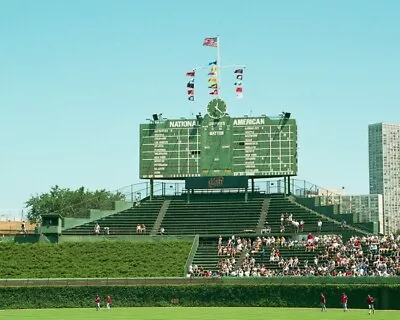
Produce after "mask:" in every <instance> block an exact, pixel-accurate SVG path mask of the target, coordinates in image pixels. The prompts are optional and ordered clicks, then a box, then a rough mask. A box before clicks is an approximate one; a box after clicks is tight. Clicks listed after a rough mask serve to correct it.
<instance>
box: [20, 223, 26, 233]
mask: <svg viewBox="0 0 400 320" xmlns="http://www.w3.org/2000/svg"><path fill="white" fill-rule="evenodd" d="M21 232H22V233H26V232H27V231H26V226H25V221H22V224H21Z"/></svg>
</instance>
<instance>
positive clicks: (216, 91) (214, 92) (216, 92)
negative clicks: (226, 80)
mask: <svg viewBox="0 0 400 320" xmlns="http://www.w3.org/2000/svg"><path fill="white" fill-rule="evenodd" d="M210 94H218V90H217V89H215V90H214V91H211V92H210Z"/></svg>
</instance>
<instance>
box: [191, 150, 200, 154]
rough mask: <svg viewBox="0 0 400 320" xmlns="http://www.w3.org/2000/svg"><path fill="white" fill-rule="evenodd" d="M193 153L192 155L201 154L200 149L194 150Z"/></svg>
mask: <svg viewBox="0 0 400 320" xmlns="http://www.w3.org/2000/svg"><path fill="white" fill-rule="evenodd" d="M191 153H192V155H197V154H200V150H193V151H192V152H191Z"/></svg>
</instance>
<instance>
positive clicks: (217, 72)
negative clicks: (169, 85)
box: [186, 36, 246, 101]
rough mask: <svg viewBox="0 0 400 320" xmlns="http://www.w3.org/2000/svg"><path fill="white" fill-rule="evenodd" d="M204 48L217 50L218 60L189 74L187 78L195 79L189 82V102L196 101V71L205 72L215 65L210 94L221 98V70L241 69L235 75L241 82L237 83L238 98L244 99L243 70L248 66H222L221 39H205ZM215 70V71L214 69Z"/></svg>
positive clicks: (211, 73) (212, 70)
mask: <svg viewBox="0 0 400 320" xmlns="http://www.w3.org/2000/svg"><path fill="white" fill-rule="evenodd" d="M203 46H207V47H214V48H217V59H216V60H215V61H212V62H210V63H209V64H208V66H206V67H204V66H199V67H196V68H193V69H192V71H190V72H187V73H186V75H187V76H191V77H193V78H192V79H191V80H189V82H188V84H187V87H188V88H189V89H188V100H189V101H194V100H195V99H194V92H195V90H194V88H195V85H194V77H195V74H196V72H195V71H196V70H204V69H208V68H209V67H210V66H212V65H214V67H211V72H210V73H209V74H208V75H209V76H211V77H210V79H209V80H208V82H211V85H210V86H209V88H211V89H214V90H213V91H212V92H210V94H215V95H217V96H218V98H221V69H223V68H240V69H237V70H235V74H237V76H236V79H238V80H239V81H237V82H235V86H236V89H235V91H236V94H237V97H238V98H242V92H243V91H242V79H243V69H245V68H246V65H243V64H231V65H225V66H223V65H221V55H220V37H219V36H216V37H211V38H205V39H204V41H203ZM214 68H215V69H214Z"/></svg>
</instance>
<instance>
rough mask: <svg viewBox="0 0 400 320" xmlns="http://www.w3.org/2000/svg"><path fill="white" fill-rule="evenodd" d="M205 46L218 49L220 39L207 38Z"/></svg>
mask: <svg viewBox="0 0 400 320" xmlns="http://www.w3.org/2000/svg"><path fill="white" fill-rule="evenodd" d="M203 46H207V47H218V38H217V37H214V38H205V39H204V42H203Z"/></svg>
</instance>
